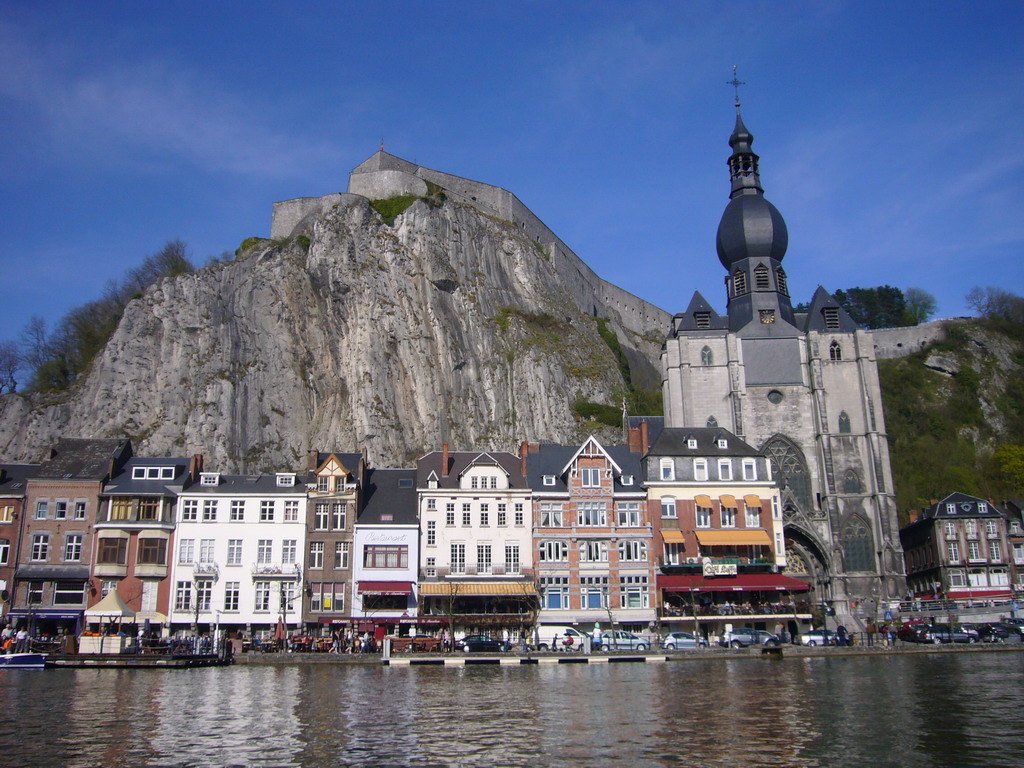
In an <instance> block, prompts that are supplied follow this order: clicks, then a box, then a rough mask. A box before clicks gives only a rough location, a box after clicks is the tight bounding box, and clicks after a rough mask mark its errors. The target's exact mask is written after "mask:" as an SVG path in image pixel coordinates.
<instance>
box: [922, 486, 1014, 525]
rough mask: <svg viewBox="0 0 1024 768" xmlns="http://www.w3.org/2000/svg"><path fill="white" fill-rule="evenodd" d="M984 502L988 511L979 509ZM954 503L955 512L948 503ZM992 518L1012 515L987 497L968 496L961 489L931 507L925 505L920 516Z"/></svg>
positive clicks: (934, 517)
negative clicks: (949, 508) (950, 509)
mask: <svg viewBox="0 0 1024 768" xmlns="http://www.w3.org/2000/svg"><path fill="white" fill-rule="evenodd" d="M979 503H981V504H984V505H985V509H986V510H987V511H986V512H979V511H978V504H979ZM948 504H954V505H955V508H954V511H953V512H950V511H949V510H948V508H947V506H946V505H948ZM972 517H974V518H992V517H1002V518H1005V519H1007V520H1009V519H1010V515H1009V514H1007V513H1006V512H1005V511H1004V510H1002V509H1000V508H999V507H997V506H996V505H995V504H993V503H991V502H990V501H987V500H986V499H979V498H978V497H977V496H968V495H967V494H966V493H960V492H959V491H957V492H955V493H951V494H949V496H947V497H946V498H944V499H940V500H939V501H938V503H936V504H932V505H931V506H930V507H925V508H924V509H923V510H921V516H920V518H918V520H919V521H921V520H940V519H946V520H956V519H961V518H964V519H966V518H972Z"/></svg>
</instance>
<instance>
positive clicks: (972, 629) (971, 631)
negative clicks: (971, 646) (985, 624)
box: [956, 624, 981, 643]
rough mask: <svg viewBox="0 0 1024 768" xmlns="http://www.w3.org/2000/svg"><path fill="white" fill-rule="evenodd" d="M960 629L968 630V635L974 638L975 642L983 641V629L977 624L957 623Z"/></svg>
mask: <svg viewBox="0 0 1024 768" xmlns="http://www.w3.org/2000/svg"><path fill="white" fill-rule="evenodd" d="M956 626H957V628H958V629H960V630H962V631H964V632H966V633H967V634H968V635H970V636H971V637H973V638H974V642H976V643H980V642H981V630H980V629H979V628H978V625H977V624H957V625H956Z"/></svg>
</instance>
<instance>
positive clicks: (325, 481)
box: [316, 475, 331, 493]
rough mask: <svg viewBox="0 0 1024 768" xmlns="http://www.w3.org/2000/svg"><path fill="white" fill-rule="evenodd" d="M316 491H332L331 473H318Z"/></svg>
mask: <svg viewBox="0 0 1024 768" xmlns="http://www.w3.org/2000/svg"><path fill="white" fill-rule="evenodd" d="M316 492H317V493H330V492H331V476H330V475H318V476H317V478H316Z"/></svg>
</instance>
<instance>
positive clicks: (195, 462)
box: [188, 453, 203, 483]
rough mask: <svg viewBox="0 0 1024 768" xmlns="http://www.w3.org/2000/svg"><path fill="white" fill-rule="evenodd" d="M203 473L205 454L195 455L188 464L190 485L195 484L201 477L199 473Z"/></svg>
mask: <svg viewBox="0 0 1024 768" xmlns="http://www.w3.org/2000/svg"><path fill="white" fill-rule="evenodd" d="M202 471H203V454H201V453H193V454H192V458H191V459H190V460H189V462H188V480H189V482H190V483H194V482H195V481H196V479H197V478H198V477H199V473H200V472H202Z"/></svg>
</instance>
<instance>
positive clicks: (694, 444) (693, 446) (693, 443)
mask: <svg viewBox="0 0 1024 768" xmlns="http://www.w3.org/2000/svg"><path fill="white" fill-rule="evenodd" d="M686 447H687V448H689V449H690V450H691V451H695V450H697V440H696V438H693V437H691V438H690V439H689V440H687V441H686Z"/></svg>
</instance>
